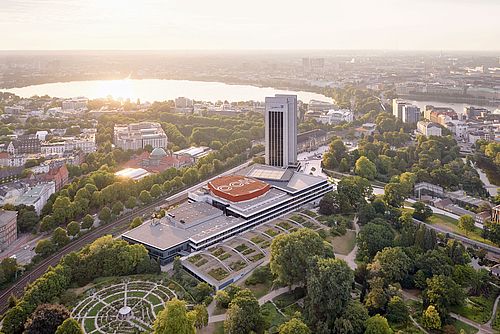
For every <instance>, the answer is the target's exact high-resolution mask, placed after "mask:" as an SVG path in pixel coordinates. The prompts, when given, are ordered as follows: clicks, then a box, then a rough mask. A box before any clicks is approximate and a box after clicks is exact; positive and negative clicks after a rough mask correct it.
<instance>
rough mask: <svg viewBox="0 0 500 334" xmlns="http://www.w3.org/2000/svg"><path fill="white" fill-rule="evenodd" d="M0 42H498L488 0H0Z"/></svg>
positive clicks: (30, 46) (456, 45)
mask: <svg viewBox="0 0 500 334" xmlns="http://www.w3.org/2000/svg"><path fill="white" fill-rule="evenodd" d="M0 6H1V7H0V8H2V10H1V11H0V29H1V30H2V31H3V32H4V33H3V35H2V43H0V50H179V49H181V50H187V49H189V50H244V49H259V50H265V49H276V50H289V49H323V50H324V49H338V50H342V49H353V50H357V49H385V50H443V51H448V50H464V51H468V50H471V51H473V50H484V51H488V50H500V20H498V13H499V12H500V1H496V0H477V1H472V0H434V1H432V0H422V1H418V2H416V1H410V0H380V1H371V0H353V1H344V0H316V1H309V2H302V1H300V2H299V4H295V3H294V2H293V1H285V0H271V1H264V0H254V1H251V2H241V1H232V0H214V1H203V0H191V1H182V0H167V1H166V0H143V1H139V0H133V1H126V0H121V1H120V0H86V1H78V0H0Z"/></svg>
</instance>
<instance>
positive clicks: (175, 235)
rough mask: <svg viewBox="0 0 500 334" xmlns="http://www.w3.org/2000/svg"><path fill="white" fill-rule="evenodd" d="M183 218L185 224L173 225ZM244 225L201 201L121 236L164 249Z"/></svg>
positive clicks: (239, 219)
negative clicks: (172, 217) (173, 218)
mask: <svg viewBox="0 0 500 334" xmlns="http://www.w3.org/2000/svg"><path fill="white" fill-rule="evenodd" d="M172 214H173V215H175V216H176V220H177V219H179V218H178V217H180V216H182V217H183V219H186V220H185V223H181V224H179V223H175V222H173V221H172V219H171V217H169V215H172ZM243 223H245V220H243V219H241V218H235V217H228V216H224V215H223V213H222V211H221V210H219V209H217V208H215V207H213V206H211V205H210V204H207V203H203V202H195V203H184V204H182V205H180V206H179V207H177V208H175V209H173V210H171V211H169V212H168V213H167V216H165V217H164V218H161V219H159V220H156V221H153V220H151V221H148V222H145V223H144V224H142V225H140V226H138V227H136V228H134V229H132V230H130V231H128V232H125V233H124V234H123V237H125V238H128V239H131V240H135V241H137V242H141V243H144V244H147V245H149V246H152V247H154V248H157V249H161V250H165V249H168V248H171V247H173V246H176V245H179V244H181V243H183V242H187V241H188V240H192V241H193V242H195V243H196V242H199V241H202V240H204V239H206V238H210V237H212V236H214V235H218V234H219V233H220V232H221V231H224V230H226V229H229V228H231V227H234V226H237V225H240V224H243Z"/></svg>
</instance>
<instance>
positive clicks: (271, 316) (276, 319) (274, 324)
mask: <svg viewBox="0 0 500 334" xmlns="http://www.w3.org/2000/svg"><path fill="white" fill-rule="evenodd" d="M261 311H262V316H263V317H264V323H265V324H266V327H268V328H267V329H268V331H269V333H277V329H278V327H279V326H280V325H281V324H282V323H284V322H285V321H286V320H287V319H286V318H285V317H284V316H283V315H282V314H281V313H279V312H278V309H276V306H274V305H273V304H272V303H271V302H267V303H265V304H264V305H262V306H261Z"/></svg>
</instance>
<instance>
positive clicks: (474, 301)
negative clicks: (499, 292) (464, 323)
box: [452, 294, 495, 324]
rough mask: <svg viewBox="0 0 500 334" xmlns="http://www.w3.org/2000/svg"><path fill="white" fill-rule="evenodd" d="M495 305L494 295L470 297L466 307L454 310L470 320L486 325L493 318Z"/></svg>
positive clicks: (465, 304)
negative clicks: (492, 313)
mask: <svg viewBox="0 0 500 334" xmlns="http://www.w3.org/2000/svg"><path fill="white" fill-rule="evenodd" d="M494 303H495V295H494V294H491V296H490V297H485V296H478V297H468V298H467V300H466V302H465V303H464V305H461V306H456V307H454V308H453V309H452V310H453V312H455V313H457V314H459V315H461V316H463V317H465V318H467V319H469V320H472V321H474V322H477V323H480V324H484V323H486V322H488V320H490V318H491V312H493V304H494Z"/></svg>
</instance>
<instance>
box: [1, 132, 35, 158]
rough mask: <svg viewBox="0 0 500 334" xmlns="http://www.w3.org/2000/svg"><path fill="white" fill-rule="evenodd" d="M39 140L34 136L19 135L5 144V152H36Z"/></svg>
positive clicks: (14, 153) (15, 153)
mask: <svg viewBox="0 0 500 334" xmlns="http://www.w3.org/2000/svg"><path fill="white" fill-rule="evenodd" d="M40 147H41V145H40V140H38V138H36V137H35V136H24V135H23V136H19V138H17V139H14V140H13V141H11V142H10V143H9V145H7V152H9V153H10V154H13V155H17V154H36V153H40Z"/></svg>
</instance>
